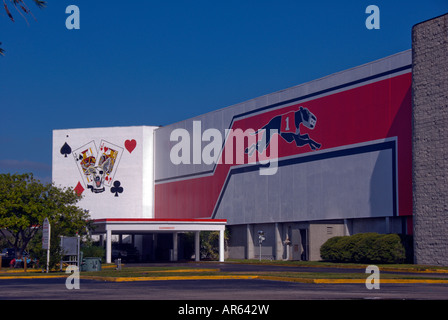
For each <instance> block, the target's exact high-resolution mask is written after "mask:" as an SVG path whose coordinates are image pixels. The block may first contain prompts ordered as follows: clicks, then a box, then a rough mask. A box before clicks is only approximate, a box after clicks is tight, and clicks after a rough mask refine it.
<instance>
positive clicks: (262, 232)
mask: <svg viewBox="0 0 448 320" xmlns="http://www.w3.org/2000/svg"><path fill="white" fill-rule="evenodd" d="M264 240H266V238H265V236H264V231H261V230H260V231H258V244H259V245H260V261H261V244H262V243H263V241H264Z"/></svg>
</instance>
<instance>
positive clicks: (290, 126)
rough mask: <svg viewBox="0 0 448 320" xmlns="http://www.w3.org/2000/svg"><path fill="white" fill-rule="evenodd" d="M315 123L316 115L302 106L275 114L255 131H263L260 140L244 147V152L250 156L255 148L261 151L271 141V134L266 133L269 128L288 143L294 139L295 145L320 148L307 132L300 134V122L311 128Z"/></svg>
mask: <svg viewBox="0 0 448 320" xmlns="http://www.w3.org/2000/svg"><path fill="white" fill-rule="evenodd" d="M316 123H317V117H316V116H315V115H314V114H312V113H311V112H310V111H309V110H308V109H307V108H304V107H302V106H301V107H300V108H299V110H297V111H290V112H288V113H285V114H281V115H278V116H275V117H273V118H272V119H271V120H270V121H269V122H268V123H267V124H266V125H264V126H263V127H262V128H260V129H259V130H258V131H256V132H255V134H258V133H260V132H262V131H264V132H263V135H262V138H261V140H260V141H258V142H257V143H254V144H252V145H251V146H249V147H248V148H246V149H245V153H247V154H249V156H252V154H253V153H254V151H255V150H257V151H258V152H259V153H263V151H264V150H265V149H266V148H267V147H268V146H269V143H270V141H271V138H272V136H271V135H270V134H269V133H268V132H271V130H275V131H276V132H277V134H279V135H280V137H282V138H283V139H284V140H285V141H287V142H288V143H291V142H293V141H295V143H296V146H297V147H303V146H305V145H309V146H310V148H311V149H312V150H317V149H320V148H321V146H322V145H321V144H320V143H317V142H316V141H314V140H313V139H311V138H310V136H309V135H308V134H307V133H306V134H300V124H302V125H304V126H305V127H307V128H309V129H311V130H312V129H314V128H315V126H316Z"/></svg>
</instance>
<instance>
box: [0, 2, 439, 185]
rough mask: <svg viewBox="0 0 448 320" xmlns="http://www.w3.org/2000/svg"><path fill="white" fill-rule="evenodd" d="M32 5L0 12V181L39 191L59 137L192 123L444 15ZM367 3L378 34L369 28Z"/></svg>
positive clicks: (413, 8)
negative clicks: (19, 175) (33, 183)
mask: <svg viewBox="0 0 448 320" xmlns="http://www.w3.org/2000/svg"><path fill="white" fill-rule="evenodd" d="M8 1H9V0H8ZM26 2H27V4H28V5H29V7H30V8H31V10H32V12H33V14H34V16H35V17H36V19H37V21H36V20H34V19H33V18H32V17H30V16H27V20H28V24H27V21H25V20H24V19H23V18H22V17H21V16H20V15H19V14H17V12H15V11H14V10H12V13H13V14H14V16H15V22H14V23H13V22H11V21H10V20H9V18H8V17H7V15H6V14H5V12H4V11H3V10H2V9H3V6H2V7H0V42H2V43H3V44H2V47H3V49H5V50H6V56H4V57H1V56H0V109H1V111H2V112H1V115H0V173H5V172H11V173H15V172H33V173H34V174H35V176H36V177H38V178H40V179H41V180H43V181H50V180H51V144H52V130H53V129H64V128H85V127H106V126H134V125H166V124H170V123H173V122H176V121H180V120H184V119H187V118H190V117H193V116H196V115H199V114H203V113H206V112H209V111H213V110H216V109H218V108H223V107H226V106H229V105H232V104H235V103H238V102H242V101H245V100H249V99H252V98H255V97H258V96H261V95H265V94H268V93H271V92H275V91H278V90H281V89H285V88H288V87H292V86H295V85H298V84H301V83H304V82H307V81H310V80H313V79H316V78H320V77H323V76H326V75H328V74H331V73H334V72H338V71H341V70H344V69H348V68H351V67H355V66H357V65H360V64H363V63H367V62H369V61H373V60H376V59H380V58H383V57H385V56H388V55H391V54H394V53H397V52H400V51H404V50H407V49H410V48H411V28H412V26H413V25H414V24H416V23H418V22H421V21H424V20H427V19H430V18H433V17H436V16H438V15H441V14H444V13H447V12H448V1H446V0H427V1H402V0H397V1H395V0H394V1H390V0H388V1H377V0H373V1H364V0H357V1H306V2H305V1H298V0H295V1H294V0H277V1H265V0H240V1H236V0H228V1H214V0H208V1H203V0H198V1H149V0H145V1H143V0H139V1H113V0H112V1H111V0H110V1H104V0H96V1H92V0H89V1H87V0H57V1H55V0H48V1H47V2H48V6H47V8H45V9H43V10H40V9H38V8H37V7H35V5H34V4H33V3H32V1H31V0H27V1H26ZM370 4H374V5H377V6H378V7H379V9H380V18H381V20H380V29H379V30H368V29H367V28H366V27H365V20H366V18H367V17H368V14H366V13H365V9H366V7H367V6H368V5H370ZM69 5H77V6H78V7H79V10H80V27H81V28H80V29H79V30H68V29H67V28H66V26H65V21H66V19H67V17H68V16H69V14H66V13H65V10H66V7H67V6H69Z"/></svg>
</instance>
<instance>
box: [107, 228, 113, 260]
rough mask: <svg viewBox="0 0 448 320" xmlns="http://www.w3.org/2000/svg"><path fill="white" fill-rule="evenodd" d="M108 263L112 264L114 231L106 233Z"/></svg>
mask: <svg viewBox="0 0 448 320" xmlns="http://www.w3.org/2000/svg"><path fill="white" fill-rule="evenodd" d="M106 263H112V231H111V230H107V231H106Z"/></svg>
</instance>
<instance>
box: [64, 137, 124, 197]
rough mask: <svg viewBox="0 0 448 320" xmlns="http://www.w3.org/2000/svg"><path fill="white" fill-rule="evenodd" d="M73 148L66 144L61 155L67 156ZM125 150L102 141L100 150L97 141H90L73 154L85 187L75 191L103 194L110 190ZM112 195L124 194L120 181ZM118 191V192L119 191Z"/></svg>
mask: <svg viewBox="0 0 448 320" xmlns="http://www.w3.org/2000/svg"><path fill="white" fill-rule="evenodd" d="M69 149H70V150H71V148H70V147H69V146H68V145H67V143H65V144H64V146H63V147H62V148H61V154H64V155H65V156H67V154H68V153H69V152H68V151H69ZM123 150H124V149H123V148H122V147H120V146H117V145H115V144H112V143H110V142H107V141H105V140H101V142H100V146H99V149H97V147H96V145H95V141H90V142H88V143H86V144H84V145H82V146H80V147H79V148H77V149H75V150H73V151H72V152H71V153H72V155H73V159H74V161H75V164H76V166H77V168H78V171H79V174H80V176H81V181H82V182H83V186H80V185H79V184H78V186H77V187H76V188H75V190H76V191H77V192H78V193H82V192H83V191H84V190H85V189H89V190H90V191H91V192H92V193H102V192H104V191H105V190H106V188H110V187H111V186H112V183H113V182H114V178H115V174H116V172H117V170H118V166H119V164H120V160H121V157H122V154H123ZM112 189H114V190H113V191H112V190H111V192H112V193H114V194H115V196H116V197H117V196H118V193H122V192H123V187H122V186H121V183H120V181H115V183H114V187H112ZM117 190H118V191H117Z"/></svg>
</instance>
